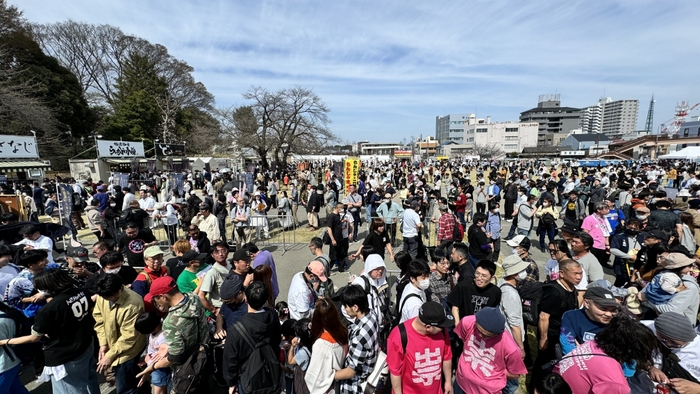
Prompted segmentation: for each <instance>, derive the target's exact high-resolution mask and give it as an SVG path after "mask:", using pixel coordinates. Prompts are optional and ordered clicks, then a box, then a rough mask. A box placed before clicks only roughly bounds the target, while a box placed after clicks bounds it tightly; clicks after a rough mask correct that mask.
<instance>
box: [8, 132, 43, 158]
mask: <svg viewBox="0 0 700 394" xmlns="http://www.w3.org/2000/svg"><path fill="white" fill-rule="evenodd" d="M0 157H2V158H3V159H21V158H30V157H31V158H38V157H39V150H38V149H37V146H36V140H34V137H20V136H17V135H0Z"/></svg>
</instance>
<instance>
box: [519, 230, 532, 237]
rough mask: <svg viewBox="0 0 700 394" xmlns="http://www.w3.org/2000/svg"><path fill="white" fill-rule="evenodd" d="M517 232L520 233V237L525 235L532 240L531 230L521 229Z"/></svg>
mask: <svg viewBox="0 0 700 394" xmlns="http://www.w3.org/2000/svg"><path fill="white" fill-rule="evenodd" d="M517 231H518V235H524V236H526V237H528V238H530V230H523V229H521V228H519V229H518V230H517Z"/></svg>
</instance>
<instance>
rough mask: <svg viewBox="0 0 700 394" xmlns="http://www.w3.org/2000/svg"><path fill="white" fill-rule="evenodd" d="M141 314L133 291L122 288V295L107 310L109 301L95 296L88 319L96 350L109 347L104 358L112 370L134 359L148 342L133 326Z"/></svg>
mask: <svg viewBox="0 0 700 394" xmlns="http://www.w3.org/2000/svg"><path fill="white" fill-rule="evenodd" d="M143 312H144V306H143V299H142V298H141V296H140V295H138V294H136V293H135V292H134V291H132V290H130V289H127V288H126V287H123V288H122V293H121V294H120V295H119V298H118V299H117V301H116V302H114V304H113V305H112V306H111V307H110V303H109V301H107V300H105V299H104V298H102V297H100V296H97V300H96V301H95V308H94V309H93V311H92V316H93V317H94V318H95V331H96V332H97V340H98V341H99V343H100V346H104V345H107V346H109V351H108V352H107V354H106V356H107V357H108V358H110V359H111V360H112V366H116V365H120V364H123V363H125V362H127V361H129V360H131V359H133V358H134V357H138V356H139V355H140V354H141V352H142V351H143V349H144V348H145V347H146V343H147V342H148V336H147V335H143V334H141V333H139V332H138V331H136V329H135V328H134V324H136V319H138V317H139V315H141V314H142V313H143Z"/></svg>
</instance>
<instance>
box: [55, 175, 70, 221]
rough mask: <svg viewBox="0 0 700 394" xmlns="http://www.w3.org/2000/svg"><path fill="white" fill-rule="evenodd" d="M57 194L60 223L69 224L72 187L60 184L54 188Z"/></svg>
mask: <svg viewBox="0 0 700 394" xmlns="http://www.w3.org/2000/svg"><path fill="white" fill-rule="evenodd" d="M56 188H57V191H58V194H57V195H56V196H57V197H58V208H59V211H60V213H61V219H62V223H63V224H65V225H67V224H68V223H70V215H71V213H72V212H73V187H72V186H71V185H66V184H64V183H60V184H58V185H57V186H56Z"/></svg>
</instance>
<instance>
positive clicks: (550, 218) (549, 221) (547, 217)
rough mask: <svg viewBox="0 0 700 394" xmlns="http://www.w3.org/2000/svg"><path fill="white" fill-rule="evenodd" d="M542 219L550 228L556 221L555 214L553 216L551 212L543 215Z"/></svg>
mask: <svg viewBox="0 0 700 394" xmlns="http://www.w3.org/2000/svg"><path fill="white" fill-rule="evenodd" d="M541 221H542V224H543V225H544V226H545V227H546V228H550V227H552V226H553V225H554V223H556V221H555V220H554V216H552V214H551V213H549V212H547V213H545V214H544V215H542V219H541Z"/></svg>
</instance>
